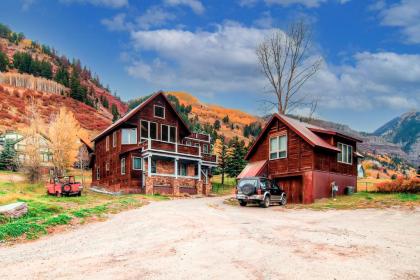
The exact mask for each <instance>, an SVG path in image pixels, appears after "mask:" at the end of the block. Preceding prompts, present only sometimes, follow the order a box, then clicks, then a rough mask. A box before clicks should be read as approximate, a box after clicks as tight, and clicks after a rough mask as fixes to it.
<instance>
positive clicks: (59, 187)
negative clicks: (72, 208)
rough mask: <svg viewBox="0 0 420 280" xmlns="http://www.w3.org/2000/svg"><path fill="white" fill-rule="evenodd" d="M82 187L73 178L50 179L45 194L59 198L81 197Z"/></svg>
mask: <svg viewBox="0 0 420 280" xmlns="http://www.w3.org/2000/svg"><path fill="white" fill-rule="evenodd" d="M82 190H83V186H82V184H80V183H79V182H75V180H74V176H66V177H58V178H57V177H56V178H50V182H49V183H48V184H47V193H48V194H51V195H55V196H57V197H60V196H62V195H65V196H70V195H77V196H81V195H82Z"/></svg>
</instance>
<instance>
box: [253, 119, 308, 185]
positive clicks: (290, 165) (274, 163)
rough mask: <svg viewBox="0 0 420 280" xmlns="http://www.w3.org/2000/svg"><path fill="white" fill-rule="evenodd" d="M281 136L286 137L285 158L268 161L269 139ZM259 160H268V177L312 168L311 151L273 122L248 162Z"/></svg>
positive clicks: (298, 137) (287, 129) (293, 133)
mask: <svg viewBox="0 0 420 280" xmlns="http://www.w3.org/2000/svg"><path fill="white" fill-rule="evenodd" d="M281 134H286V135H287V157H286V158H284V159H275V160H268V159H269V143H270V138H271V137H274V136H278V135H281ZM260 160H268V165H267V168H268V175H269V177H274V176H276V175H281V174H287V173H295V172H301V171H306V170H311V169H312V168H313V149H312V147H311V146H310V145H309V144H308V143H306V142H305V141H304V140H303V139H302V138H301V137H300V136H299V135H297V134H296V133H295V132H294V131H292V130H290V129H289V128H288V127H286V126H285V125H284V124H282V123H280V122H279V121H277V120H275V121H273V122H272V125H271V127H270V128H268V130H267V133H266V135H264V136H263V139H261V142H260V144H259V145H258V146H257V147H256V149H255V152H254V153H253V154H252V155H251V158H250V160H249V161H250V162H255V161H260Z"/></svg>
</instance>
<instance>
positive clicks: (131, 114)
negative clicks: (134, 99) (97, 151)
mask: <svg viewBox="0 0 420 280" xmlns="http://www.w3.org/2000/svg"><path fill="white" fill-rule="evenodd" d="M158 96H162V97H163V98H164V99H165V101H166V102H167V103H168V104H169V106H170V107H171V108H172V110H173V111H174V113H175V114H176V115H177V116H178V118H179V119H180V120H181V124H182V125H183V126H184V127H185V129H186V130H187V131H188V134H191V131H190V129H189V128H188V125H187V124H186V123H185V121H184V120H183V119H182V118H181V116H180V115H179V114H178V112H177V111H176V109H175V108H174V106H173V105H172V103H171V102H170V101H169V99H168V98H167V97H166V95H165V93H164V92H163V91H158V92H156V93H154V94H152V95H151V96H150V97H149V98H147V99H146V100H145V101H143V102H142V103H140V104H139V105H138V106H137V107H136V108H134V109H133V110H131V111H130V112H128V113H127V114H126V115H125V116H123V117H122V118H121V119H119V120H117V121H116V122H115V123H113V124H111V125H110V126H109V127H107V128H106V129H105V130H104V131H102V132H101V133H99V134H98V135H97V136H96V137H95V138H93V139H92V142H94V141H96V140H98V139H99V138H101V137H102V136H104V135H105V134H107V133H108V132H110V131H112V130H113V129H115V128H117V127H119V126H120V125H122V124H123V123H124V122H125V121H128V120H129V119H130V118H131V117H132V116H134V115H135V114H136V113H137V112H138V111H140V110H141V109H143V108H144V107H145V106H146V105H147V104H149V103H150V102H151V101H152V100H153V99H155V98H156V97H158Z"/></svg>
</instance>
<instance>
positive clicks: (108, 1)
mask: <svg viewBox="0 0 420 280" xmlns="http://www.w3.org/2000/svg"><path fill="white" fill-rule="evenodd" d="M60 2H63V3H82V4H92V5H95V6H105V7H110V8H122V7H125V6H128V0H60Z"/></svg>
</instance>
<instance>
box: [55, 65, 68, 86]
mask: <svg viewBox="0 0 420 280" xmlns="http://www.w3.org/2000/svg"><path fill="white" fill-rule="evenodd" d="M54 80H55V81H56V82H57V83H60V84H62V85H63V86H65V87H68V86H69V73H68V72H67V70H66V69H65V68H64V67H60V68H59V69H58V70H57V73H55V77H54Z"/></svg>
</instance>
